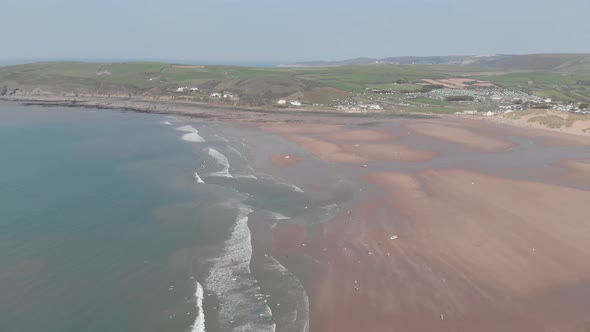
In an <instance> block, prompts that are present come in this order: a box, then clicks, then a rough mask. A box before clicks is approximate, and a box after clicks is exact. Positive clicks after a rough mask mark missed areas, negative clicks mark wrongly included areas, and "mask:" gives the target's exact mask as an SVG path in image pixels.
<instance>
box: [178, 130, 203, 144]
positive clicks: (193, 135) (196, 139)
mask: <svg viewBox="0 0 590 332" xmlns="http://www.w3.org/2000/svg"><path fill="white" fill-rule="evenodd" d="M176 130H178V131H183V132H186V133H187V134H184V135H182V140H183V141H187V142H193V143H205V142H207V141H205V139H204V138H203V137H201V136H199V131H198V130H196V129H195V128H194V127H193V126H182V127H178V128H176Z"/></svg>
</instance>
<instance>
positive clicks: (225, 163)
mask: <svg viewBox="0 0 590 332" xmlns="http://www.w3.org/2000/svg"><path fill="white" fill-rule="evenodd" d="M208 154H209V156H211V157H213V158H214V159H215V160H216V161H217V163H218V164H219V165H220V166H221V167H223V170H221V171H219V172H214V173H211V174H209V175H211V176H223V177H226V178H231V177H232V175H231V174H229V160H227V157H226V156H224V155H223V153H221V152H219V151H217V150H215V149H212V148H209V151H208Z"/></svg>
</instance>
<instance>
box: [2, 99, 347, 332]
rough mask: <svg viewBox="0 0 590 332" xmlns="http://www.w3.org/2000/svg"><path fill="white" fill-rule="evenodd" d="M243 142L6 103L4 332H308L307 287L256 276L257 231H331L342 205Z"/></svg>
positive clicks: (191, 129)
mask: <svg viewBox="0 0 590 332" xmlns="http://www.w3.org/2000/svg"><path fill="white" fill-rule="evenodd" d="M244 137H247V135H245V133H244V132H241V131H240V129H238V128H236V127H235V126H231V125H227V124H219V123H202V122H194V121H190V120H189V119H183V118H176V117H170V116H165V115H146V114H137V113H130V112H118V111H108V110H88V109H66V108H42V107H24V106H20V105H17V104H13V103H0V331H7V332H11V331H19V332H28V331H64V332H65V331H101V332H102V331H127V332H133V331H142V332H145V331H179V332H180V331H204V330H207V331H210V332H211V331H213V332H215V331H230V330H233V331H252V330H256V331H275V330H289V331H298V330H301V331H305V330H306V329H307V326H308V320H307V310H308V308H307V305H308V304H307V295H306V293H305V290H304V289H303V286H302V285H301V283H300V282H299V280H297V278H296V276H295V275H293V274H291V273H289V271H288V270H286V269H285V267H284V266H282V265H281V264H280V263H279V262H278V261H277V260H275V259H274V258H272V257H270V256H266V255H265V256H264V258H262V257H261V258H260V259H259V261H260V263H259V266H254V267H255V269H253V268H252V267H253V265H252V264H254V263H253V260H252V255H253V254H252V244H251V234H250V229H249V227H248V223H249V220H251V219H252V216H253V215H255V216H257V218H260V216H266V218H268V219H276V220H275V221H274V222H275V223H276V222H281V221H284V220H291V219H292V218H294V219H297V218H304V219H305V220H308V221H312V222H314V221H315V222H321V219H322V218H325V217H326V216H327V212H326V210H327V209H330V210H333V207H334V206H337V205H338V204H339V203H341V202H339V201H338V199H333V198H330V197H320V198H317V197H312V196H310V195H308V194H307V193H306V192H304V190H303V189H301V188H299V187H296V186H295V185H294V184H291V183H288V182H286V181H284V180H281V179H277V178H275V177H273V176H272V175H270V174H266V173H264V172H257V171H256V170H255V168H254V167H253V165H252V164H251V163H250V162H249V161H248V157H247V156H245V155H246V152H245V150H247V149H248V144H250V143H249V142H248V141H247V139H246V140H244ZM252 137H257V135H252ZM258 143H259V142H258ZM256 144H257V143H256V142H253V143H252V142H251V145H252V146H256ZM233 175H235V176H233ZM254 270H255V271H257V272H256V273H264V274H265V276H266V277H265V278H262V279H264V280H269V282H268V285H266V286H265V285H261V284H260V281H259V279H260V278H258V277H259V275H257V274H256V273H254V272H253V271H254ZM260 271H262V272H260ZM272 285H274V286H272ZM261 286H262V287H261ZM273 287H275V288H276V292H277V294H279V293H280V296H281V299H282V300H284V301H285V305H284V306H283V308H285V309H284V310H283V312H282V314H281V315H282V316H279V314H278V313H275V314H273V310H272V308H270V306H269V305H268V303H267V299H269V298H271V297H272V296H275V294H274V293H273V292H274V291H273ZM262 289H265V290H266V293H263V291H262ZM289 301H292V303H291V305H290V306H289V303H288V302H289ZM286 308H293V310H292V311H291V312H286V311H285V310H286ZM293 317H297V319H293Z"/></svg>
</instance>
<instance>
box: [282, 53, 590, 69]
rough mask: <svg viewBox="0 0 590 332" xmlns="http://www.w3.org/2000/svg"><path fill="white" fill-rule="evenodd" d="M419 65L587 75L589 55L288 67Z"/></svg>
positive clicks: (423, 59) (418, 58)
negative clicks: (580, 73) (581, 72)
mask: <svg viewBox="0 0 590 332" xmlns="http://www.w3.org/2000/svg"><path fill="white" fill-rule="evenodd" d="M375 63H378V64H402V65H409V64H421V65H429V64H430V65H460V66H477V67H489V68H501V69H514V70H552V71H564V72H577V71H585V72H590V54H525V55H513V54H500V55H484V56H474V55H458V56H401V57H389V58H382V59H377V58H356V59H349V60H343V61H311V62H297V63H292V64H287V65H283V66H287V67H323V66H347V65H368V64H375Z"/></svg>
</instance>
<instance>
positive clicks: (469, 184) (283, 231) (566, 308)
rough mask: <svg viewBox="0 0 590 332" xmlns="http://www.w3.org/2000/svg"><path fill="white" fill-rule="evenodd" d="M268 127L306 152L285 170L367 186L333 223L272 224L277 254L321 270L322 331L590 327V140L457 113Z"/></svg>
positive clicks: (313, 326) (315, 304)
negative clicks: (307, 169) (306, 170)
mask: <svg viewBox="0 0 590 332" xmlns="http://www.w3.org/2000/svg"><path fill="white" fill-rule="evenodd" d="M332 121H334V122H338V120H332ZM261 129H262V130H264V131H268V132H272V133H275V134H277V135H279V136H280V137H282V138H284V139H287V140H289V141H291V142H293V143H296V144H298V145H299V146H301V147H303V148H304V149H305V150H306V151H308V153H309V154H308V155H304V156H301V158H302V160H301V161H299V162H298V163H297V164H294V165H291V164H289V165H285V166H289V167H290V168H292V169H295V170H297V168H298V167H300V166H299V165H302V164H304V163H306V162H308V163H313V162H314V160H315V165H316V166H317V167H316V168H315V171H316V172H318V173H322V172H329V173H330V174H341V176H342V177H343V178H346V179H347V180H350V181H352V182H353V183H354V184H355V185H354V186H355V187H356V188H358V192H357V194H356V195H355V199H354V201H353V203H352V204H351V205H350V206H346V207H342V209H340V212H339V213H338V214H337V215H336V216H335V217H334V218H333V219H331V220H329V221H327V222H325V223H323V224H321V225H301V224H289V223H284V224H279V225H277V226H276V227H275V228H274V229H273V241H272V247H273V248H272V252H273V255H274V256H275V257H277V259H279V260H281V261H282V263H283V264H284V265H285V266H286V267H287V268H288V269H289V270H290V271H291V272H292V273H294V274H295V275H301V276H306V275H309V271H310V270H312V271H313V274H314V276H313V277H312V278H309V277H307V278H302V280H304V286H305V288H306V291H307V292H308V295H309V304H310V331H525V330H526V331H533V330H534V331H557V330H560V331H587V329H588V328H590V321H589V317H588V315H587V312H586V310H585V309H584V308H588V307H590V264H587V263H586V262H587V261H590V235H589V234H590V222H589V220H590V219H588V216H590V208H589V205H588V202H589V201H590V178H589V177H588V172H589V171H590V169H589V168H588V159H587V158H582V157H586V156H588V155H590V150H589V149H588V148H587V145H586V144H585V143H586V142H584V141H577V140H572V139H571V137H570V136H567V135H562V136H560V135H559V134H556V133H553V132H550V133H547V132H546V131H542V130H537V129H525V130H523V129H521V128H516V127H509V126H503V125H498V124H496V123H486V122H474V121H472V120H469V119H465V120H462V119H458V118H457V119H453V120H450V119H435V120H414V119H399V120H391V121H387V122H385V123H383V124H381V125H379V126H375V127H372V128H362V129H361V128H360V126H359V125H349V126H341V125H333V124H330V123H329V121H328V123H327V124H325V125H315V126H309V127H307V126H303V125H302V124H300V123H299V124H296V125H295V124H289V123H288V122H285V123H280V124H272V125H263V126H261ZM548 139H550V142H551V144H547V140H548ZM566 148H567V149H568V150H567V153H565V152H564V151H566V150H565V149H566ZM560 149H564V150H560ZM522 151H530V152H527V153H529V154H530V155H527V153H523V152H522ZM558 152H559V153H558ZM564 153H565V154H567V155H568V156H571V158H566V159H564V158H563V154H564ZM449 154H452V155H453V156H454V157H453V158H451V160H450V161H447V162H445V163H442V162H441V161H440V160H441V159H444V158H445V156H447V155H449ZM531 156H535V158H538V159H543V160H546V161H547V162H548V163H549V164H550V166H547V164H539V163H536V161H533V159H534V158H532V157H531ZM576 157H577V158H576ZM580 158H582V159H580ZM488 159H489V160H493V161H494V162H493V163H492V164H490V162H488V161H486V160H488ZM474 160H475V161H474ZM479 160H481V161H479ZM519 163H520V164H521V165H522V166H519V167H522V169H520V168H514V172H511V167H510V165H513V164H519ZM441 165H443V166H441ZM276 167H283V166H282V164H281V163H276ZM295 183H297V182H295ZM297 257H299V258H297ZM306 258H307V259H309V260H310V261H312V262H313V263H311V264H308V265H305V264H301V263H297V261H298V259H306ZM574 294H575V295H574Z"/></svg>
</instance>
